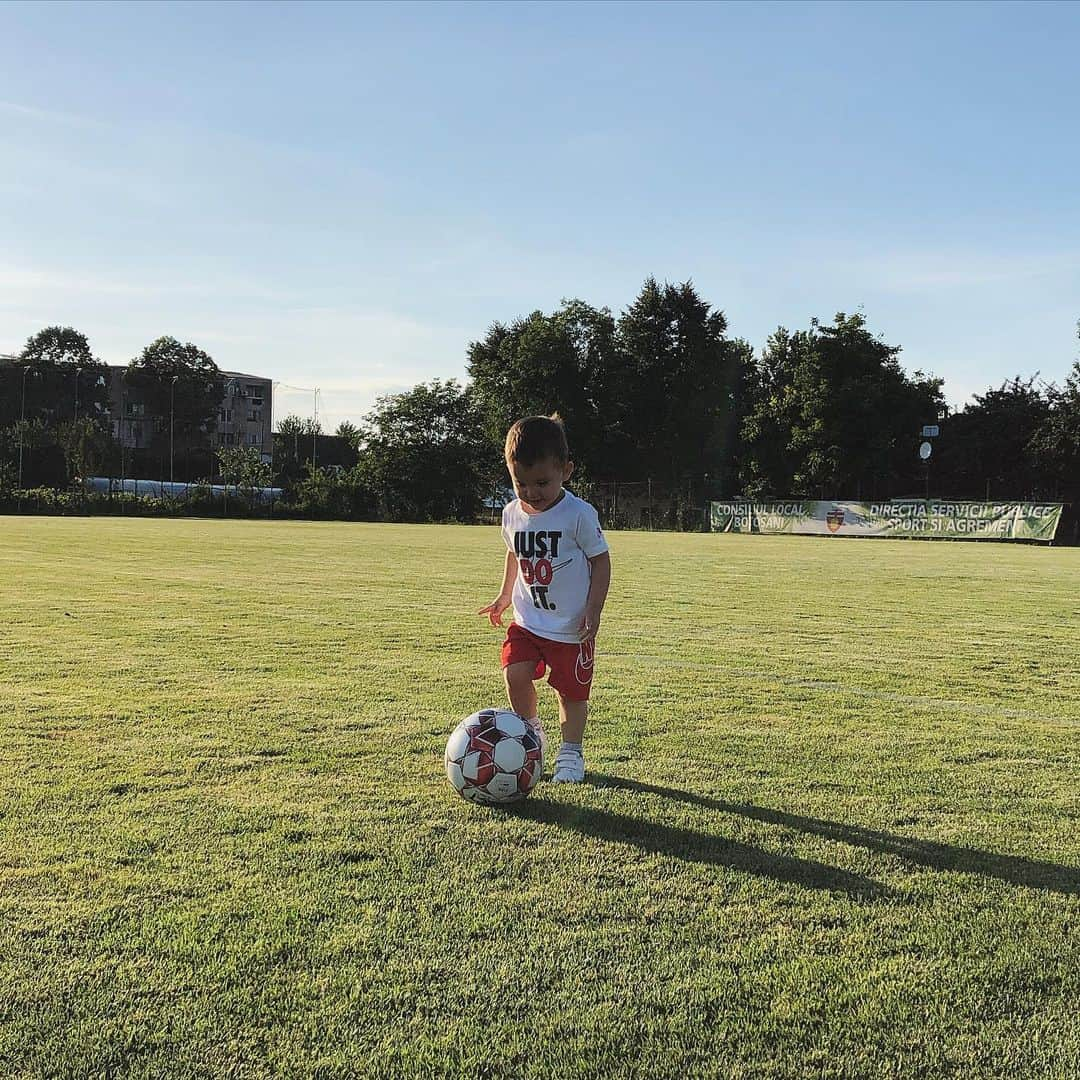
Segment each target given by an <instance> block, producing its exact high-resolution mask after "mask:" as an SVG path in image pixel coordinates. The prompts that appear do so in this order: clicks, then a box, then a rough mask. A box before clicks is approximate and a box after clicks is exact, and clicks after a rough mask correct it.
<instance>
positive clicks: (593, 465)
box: [468, 300, 623, 480]
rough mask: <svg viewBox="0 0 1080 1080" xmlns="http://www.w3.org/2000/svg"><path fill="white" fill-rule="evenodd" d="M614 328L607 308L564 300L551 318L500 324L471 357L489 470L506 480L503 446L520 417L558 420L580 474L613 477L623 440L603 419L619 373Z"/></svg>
mask: <svg viewBox="0 0 1080 1080" xmlns="http://www.w3.org/2000/svg"><path fill="white" fill-rule="evenodd" d="M614 352H615V323H614V320H613V319H612V317H611V312H610V311H608V310H607V309H606V308H602V309H599V310H598V309H596V308H593V307H590V306H589V305H588V304H586V303H584V302H583V301H581V300H564V301H563V302H562V306H561V307H560V308H559V309H558V310H557V311H556V312H554V313H553V314H551V315H545V314H544V313H543V312H540V311H534V312H533V313H532V314H531V315H529V316H528V317H526V318H523V319H517V320H515V321H514V322H513V323H511V324H510V325H509V326H505V325H503V324H501V323H495V324H494V325H493V326H492V327H491V328H490V329H489V330H488V332H487V334H486V335H485V337H484V338H483V340H481V341H474V342H472V343H471V344H470V345H469V350H468V356H469V360H468V372H469V376H470V378H471V380H472V392H473V396H474V399H475V402H476V406H477V408H478V409H479V410H480V414H481V417H482V424H483V428H484V431H485V433H486V435H487V442H488V447H489V450H488V455H487V465H486V468H487V470H488V471H489V472H491V473H492V475H493V478H494V476H499V477H502V478H503V479H504V480H505V470H504V469H503V467H502V453H501V451H502V444H503V439H504V437H505V435H506V432H507V429H508V428H509V427H510V425H511V424H512V423H513V422H514V421H515V420H518V419H520V418H521V417H522V416H536V415H540V416H548V415H550V414H551V413H553V412H558V413H559V415H560V416H561V417H562V418H563V422H564V423H565V424H566V430H567V435H568V437H569V440H570V450H571V455H572V456H573V458H574V461H575V463H576V464H577V466H578V468H579V470H581V471H582V472H584V473H588V474H591V475H607V474H608V473H609V472H610V470H611V469H612V468H613V467H614V465H615V463H616V462H617V461H618V455H619V447H620V444H621V442H622V441H623V436H622V435H621V433H620V432H619V431H617V430H616V429H615V428H614V427H613V426H612V424H611V421H612V419H613V418H612V417H611V416H607V415H605V414H604V406H605V404H606V394H605V392H604V388H605V386H606V385H608V383H609V382H610V380H611V371H612V368H613V367H614Z"/></svg>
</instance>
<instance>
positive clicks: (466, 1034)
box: [0, 517, 1080, 1080]
mask: <svg viewBox="0 0 1080 1080" xmlns="http://www.w3.org/2000/svg"><path fill="white" fill-rule="evenodd" d="M609 539H610V541H611V544H612V551H613V566H614V582H613V586H612V592H611V596H610V599H609V602H608V608H607V612H606V618H605V622H604V625H603V627H602V630H601V635H600V639H599V642H598V659H597V676H596V684H595V689H594V705H593V713H592V718H591V720H590V731H589V732H588V735H587V761H588V767H589V770H590V771H589V776H588V782H587V783H586V784H584V785H582V786H580V787H573V788H566V787H560V788H556V787H553V786H552V785H551V784H550V783H546V782H545V783H544V784H542V785H541V786H540V787H539V788H538V789H537V791H536V793H535V794H534V796H533V797H532V798H531V799H530V800H529V801H528V802H527V803H526V804H524V805H523V806H522V807H521V808H520V809H517V810H512V811H498V810H489V809H485V808H482V807H477V806H473V805H469V804H466V803H465V802H463V801H462V800H460V799H458V798H457V796H456V795H455V794H454V793H453V792H452V790H451V788H450V787H449V785H448V783H447V782H446V779H445V776H444V773H443V769H442V749H443V745H444V743H445V740H446V737H447V735H448V734H449V732H450V730H451V729H452V728H453V726H454V725H455V724H456V722H457V721H458V720H459V719H460V718H461V717H462V716H464V715H466V714H467V713H470V712H472V711H474V710H475V709H477V708H480V707H483V706H486V705H490V704H499V703H500V702H501V698H502V691H501V680H500V674H499V671H498V644H499V641H500V640H501V639H500V638H499V637H498V635H497V634H496V632H495V631H493V630H492V629H491V628H490V627H488V626H487V625H486V623H485V622H483V621H482V620H480V619H478V618H476V617H475V616H474V615H473V612H474V611H475V609H476V608H478V607H480V606H481V605H482V604H484V603H486V602H487V601H488V600H490V599H491V597H492V596H493V595H494V592H495V591H496V589H497V587H498V582H499V579H500V572H501V566H502V557H503V556H502V549H501V541H500V538H499V535H498V533H497V531H496V530H495V529H493V528H466V527H460V528H458V527H420V526H416V527H412V526H389V525H349V524H336V523H335V524H309V523H265V522H218V521H180V522H167V521H152V520H142V521H130V520H98V519H88V520H79V519H18V518H10V517H9V518H0V1076H3V1077H5V1078H9V1077H20V1078H21V1077H42V1076H49V1077H53V1076H56V1077H64V1076H71V1077H75V1076H78V1077H82V1076H95V1077H96V1076H125V1077H126V1076H139V1077H155V1078H158V1077H217V1076H235V1077H263V1076H281V1077H316V1076H318V1077H344V1076H386V1077H395V1076H459V1075H460V1076H484V1077H508V1078H509V1077H544V1078H564V1077H575V1076H590V1077H608V1076H634V1077H653V1076H656V1077H672V1078H674V1077H684V1076H693V1077H698V1076H702V1077H704V1076H717V1077H745V1078H754V1080H756V1078H761V1077H766V1078H767V1077H815V1078H816V1077H904V1078H907V1077H935V1078H936V1077H953V1076H955V1077H1002V1078H1006V1077H1007V1078H1010V1080H1012V1078H1026V1077H1061V1078H1075V1077H1076V1076H1077V1075H1080V1014H1078V1001H1080V769H1078V764H1080V672H1078V667H1080V662H1078V657H1080V550H1078V549H1058V548H1054V549H1045V548H1035V547H1016V546H1008V545H989V544H986V545H978V544H971V543H962V544H955V543H941V544H935V543H918V542H896V541H852V540H830V539H821V540H815V539H799V538H759V537H740V536H700V535H670V534H634V533H622V534H620V533H614V534H612V535H611V536H610V538H609ZM542 701H543V707H544V714H543V715H544V717H545V720H546V721H547V723H548V725H549V728H550V727H551V726H552V721H553V716H554V702H553V700H552V697H551V694H550V692H549V691H545V692H544V694H543V697H542Z"/></svg>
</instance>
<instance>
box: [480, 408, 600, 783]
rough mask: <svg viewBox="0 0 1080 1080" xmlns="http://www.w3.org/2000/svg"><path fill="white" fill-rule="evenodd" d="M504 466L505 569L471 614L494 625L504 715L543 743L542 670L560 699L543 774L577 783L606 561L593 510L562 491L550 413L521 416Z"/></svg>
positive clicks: (563, 445) (558, 435)
mask: <svg viewBox="0 0 1080 1080" xmlns="http://www.w3.org/2000/svg"><path fill="white" fill-rule="evenodd" d="M504 454H505V457H506V467H507V469H508V470H509V472H510V478H511V480H512V481H513V484H514V493H515V494H516V495H517V498H516V499H514V500H513V502H511V503H508V504H507V505H506V506H505V507H504V508H503V515H502V532H503V539H504V540H505V541H506V548H507V551H506V568H505V572H504V574H503V583H502V590H501V591H500V593H499V595H498V597H497V598H496V599H495V600H493V601H492V602H491V603H490V604H488V605H487V606H486V607H482V608H481V609H480V611H479V612H478V614H480V615H487V617H488V619H489V620H490V621H491V625H492V626H498V627H501V626H502V617H503V612H505V611H506V609H507V608H508V607H510V606H511V604H513V608H514V612H513V622H511V624H510V626H509V628H508V629H507V634H506V640H505V641H504V642H503V646H502V666H503V673H504V675H505V677H506V694H507V697H508V698H509V699H510V708H511V709H513V710H514V712H516V713H517V714H518V715H519V716H521V717H522V718H523V719H525V720H526V721H527V722H528V723H529V724H531V725H532V726H533V727H534V728H535V729H536V730H537V731H538V732H539V734H540V737H541V740H542V741H543V742H544V744H545V756H546V748H547V747H546V743H547V740H546V738H545V737H544V733H543V729H542V727H541V725H540V719H539V713H538V711H537V707H536V687H535V686H533V680H535V679H542V678H543V677H544V673H545V671H550V675H549V676H548V682H549V683H550V684H551V686H552V688H553V689H554V690H555V693H556V694H557V695H558V699H559V726H560V728H561V731H562V745H561V746H560V747H559V752H558V754H556V756H555V767H554V772H553V775H552V777H551V779H552V781H553V782H554V783H556V784H563V783H569V784H579V783H581V781H582V780H584V779H585V758H584V754H583V753H582V738H583V736H584V733H585V720H586V717H587V715H588V708H589V691H590V689H591V687H592V677H593V646H594V643H595V641H596V633H597V631H598V630H599V628H600V613H601V612H602V611H603V608H604V600H605V599H606V598H607V592H608V585H609V583H610V581H611V558H610V556H609V555H608V546H607V541H606V540H605V539H604V533H603V531H602V530H601V528H600V522H599V520H598V518H597V516H596V511H595V510H594V509H593V508H592V506H590V505H589V504H588V503H587V502H585V500H584V499H579V498H578V497H577V496H576V495H574V494H573V493H572V492H569V491H567V490H566V489H565V488H564V487H563V484H564V483H565V481H567V480H569V479H570V476H571V474H572V473H573V471H574V463H573V462H572V461H571V460H570V451H569V448H568V446H567V442H566V431H565V429H564V428H563V424H562V420H560V419H559V416H558V414H556V415H554V416H527V417H525V418H524V419H523V420H518V421H517V423H516V424H514V425H513V426H512V427H511V428H510V430H509V432H507V435H506V446H505V447H504Z"/></svg>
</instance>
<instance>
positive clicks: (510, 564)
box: [476, 548, 518, 626]
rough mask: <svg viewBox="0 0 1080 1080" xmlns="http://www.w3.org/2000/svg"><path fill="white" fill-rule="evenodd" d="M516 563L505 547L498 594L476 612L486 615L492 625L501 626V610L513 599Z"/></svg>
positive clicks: (504, 609)
mask: <svg viewBox="0 0 1080 1080" xmlns="http://www.w3.org/2000/svg"><path fill="white" fill-rule="evenodd" d="M517 570H518V564H517V559H516V558H515V557H514V553H513V552H512V551H511V550H510V549H509V548H507V549H506V566H505V568H504V569H503V583H502V588H501V589H500V590H499V595H498V596H497V597H496V598H495V599H494V600H492V601H491V603H490V604H488V605H487V606H486V607H482V608H481V609H480V610H479V611H478V612H477V613H476V614H477V615H486V616H487V617H488V621H489V622H490V623H491V625H492V626H502V617H503V612H504V611H506V609H507V608H508V607H509V606H510V601H511V600H512V599H513V592H514V578H516V577H517Z"/></svg>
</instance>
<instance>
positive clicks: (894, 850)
mask: <svg viewBox="0 0 1080 1080" xmlns="http://www.w3.org/2000/svg"><path fill="white" fill-rule="evenodd" d="M590 780H591V781H592V783H593V785H594V786H595V787H597V788H615V789H621V790H623V791H634V792H639V793H647V794H651V795H659V796H661V797H662V798H665V799H672V800H675V801H678V802H682V803H687V804H689V805H691V806H701V807H704V808H705V809H707V810H716V811H718V812H719V813H723V814H737V815H739V816H740V817H745V818H750V819H752V820H754V821H763V822H766V823H767V824H769V825H781V826H783V827H785V828H788V829H794V830H797V831H799V832H804V833H811V834H813V835H815V836H821V837H824V838H826V839H828V840H839V841H841V842H842V843H845V844H852V845H854V846H856V847H862V848H866V849H867V850H869V851H876V852H880V853H882V854H884V855H894V856H896V857H897V858H900V859H905V860H907V861H908V862H912V863H917V864H919V865H921V866H927V867H930V868H931V869H933V870H951V871H958V872H960V873H966V874H982V875H983V876H985V877H992V878H997V879H998V880H999V881H1004V882H1006V883H1007V884H1009V885H1022V886H1024V887H1026V888H1029V889H1046V890H1048V891H1050V892H1057V893H1063V894H1064V895H1067V896H1077V895H1080V870H1078V869H1077V868H1074V867H1068V866H1060V865H1058V864H1057V863H1048V862H1038V861H1037V860H1034V859H1024V858H1021V857H1019V856H1016V855H995V854H993V853H992V852H989V851H979V850H977V849H975V848H965V847H958V846H956V845H953V844H941V843H937V842H936V841H932V840H918V839H915V838H913V837H907V836H896V835H894V834H892V833H886V832H877V831H875V830H873V829H866V828H863V827H862V826H860V825H845V824H843V823H841V822H838V821H825V820H822V819H820V818H810V817H800V816H799V815H797V814H789V813H786V812H784V811H783V810H770V809H768V808H767V807H762V806H752V805H750V804H749V803H731V802H725V801H724V800H723V799H710V798H706V797H705V796H703V795H695V794H694V793H693V792H689V791H680V790H679V789H678V788H667V787H659V786H658V785H656V784H645V783H641V782H640V781H637V780H624V779H622V778H621V777H617V776H607V775H605V774H603V773H591V774H590ZM526 805H528V804H526ZM533 805H534V806H535V807H537V808H538V809H539V808H540V807H544V808H545V809H544V810H541V811H540V813H539V814H538V815H536V816H537V817H538V819H539V820H544V819H545V817H544V815H549V814H550V816H549V817H547V818H546V819H547V820H556V819H558V820H560V821H561V822H562V824H565V825H568V826H570V827H571V828H581V829H582V831H585V832H595V833H597V834H598V835H603V836H611V837H613V838H625V839H629V840H631V841H632V842H634V843H639V844H641V846H643V847H645V848H647V849H649V850H657V851H664V852H666V853H667V854H671V855H677V856H680V857H682V858H689V859H694V860H695V861H707V862H716V863H719V864H722V865H725V866H733V867H737V868H739V869H743V870H748V871H750V872H753V873H760V874H764V875H765V876H767V877H773V878H776V879H777V880H780V881H793V882H798V883H800V884H803V885H809V886H812V887H815V888H827V889H842V890H844V891H845V892H849V893H851V894H852V895H859V896H863V897H865V896H867V895H869V896H880V895H882V894H884V892H885V889H884V887H883V886H881V885H879V884H878V883H876V882H874V881H871V880H870V879H868V878H861V877H858V876H857V875H854V874H848V873H846V872H845V871H842V870H837V869H834V868H832V867H829V866H826V865H824V864H822V863H816V862H807V861H805V860H802V859H794V858H785V857H782V856H771V855H767V854H765V853H764V852H762V851H759V850H757V849H756V848H750V847H747V846H746V845H743V844H737V843H731V844H728V843H727V842H725V841H723V840H720V839H714V838H713V837H710V836H706V835H704V834H701V833H694V832H690V831H689V830H685V829H668V828H665V827H663V826H656V825H653V824H651V823H649V822H642V821H635V820H634V819H633V818H626V817H622V816H621V815H618V814H611V813H607V812H606V811H590V810H582V809H579V808H578V807H571V806H565V805H561V804H553V803H535V804H533ZM553 811H554V812H555V813H552V812H553ZM563 811H565V813H562V812H563ZM590 814H592V815H596V816H595V818H594V819H593V820H592V821H591V822H590V821H589V820H588V819H586V821H585V823H584V825H582V824H580V823H579V822H578V821H577V820H576V818H577V817H579V816H581V815H590ZM620 831H621V832H622V833H623V834H624V835H623V836H620V835H619V834H620ZM627 832H629V833H630V835H625V834H626V833H627Z"/></svg>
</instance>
